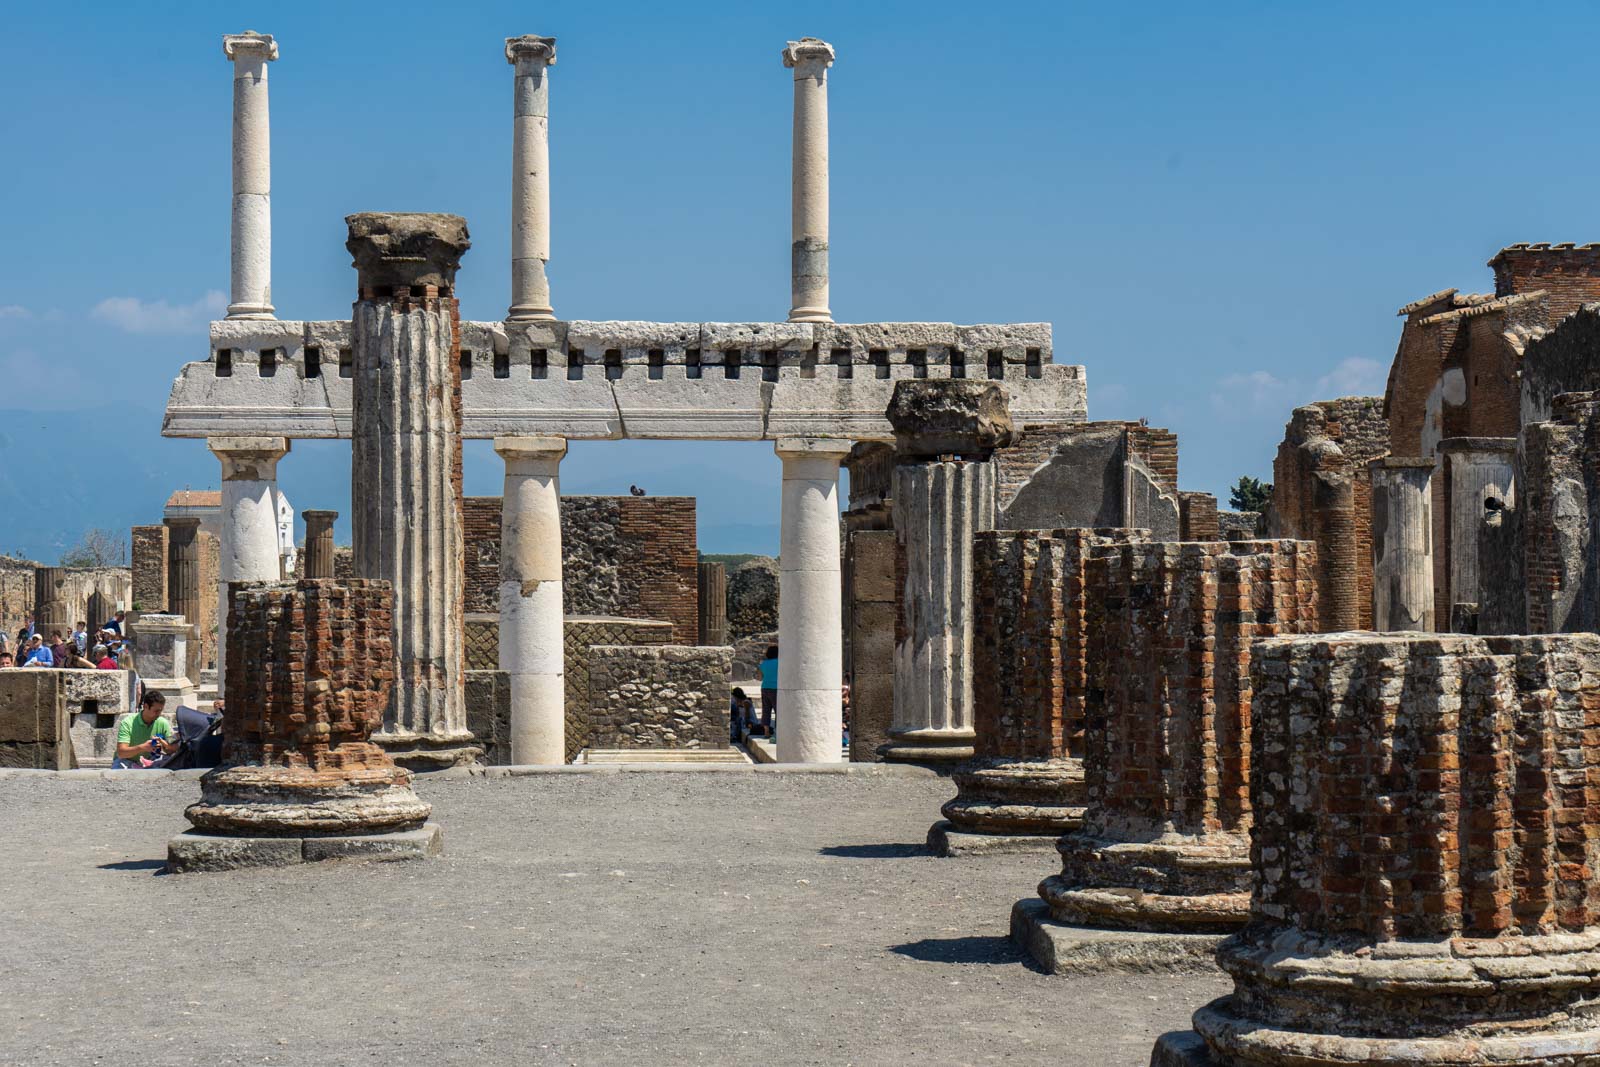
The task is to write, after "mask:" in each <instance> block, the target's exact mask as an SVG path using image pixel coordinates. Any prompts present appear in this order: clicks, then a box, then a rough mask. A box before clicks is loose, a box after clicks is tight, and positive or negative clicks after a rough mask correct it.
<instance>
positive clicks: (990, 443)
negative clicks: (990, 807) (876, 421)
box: [881, 378, 1015, 763]
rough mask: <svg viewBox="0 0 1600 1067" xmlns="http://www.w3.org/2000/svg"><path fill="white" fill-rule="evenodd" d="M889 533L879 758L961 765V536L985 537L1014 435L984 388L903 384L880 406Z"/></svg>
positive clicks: (965, 694)
mask: <svg viewBox="0 0 1600 1067" xmlns="http://www.w3.org/2000/svg"><path fill="white" fill-rule="evenodd" d="M888 418H889V422H890V423H891V424H892V425H893V426H894V430H895V467H894V475H893V478H894V482H893V485H894V488H893V492H892V496H893V499H894V504H893V507H894V532H895V538H896V540H897V541H898V543H899V544H900V545H901V546H902V547H903V558H904V561H905V575H904V580H905V585H904V587H903V589H902V590H901V598H900V620H899V624H898V625H897V626H896V644H895V673H894V723H893V725H892V726H891V727H890V729H889V741H888V743H887V744H885V745H884V747H883V749H882V750H881V751H882V754H883V756H884V758H885V759H890V760H897V761H915V762H935V763H939V762H945V763H953V762H956V761H959V760H963V759H967V758H969V757H971V756H972V753H973V748H972V743H973V725H972V670H973V655H972V609H973V604H974V600H973V584H972V538H973V535H974V534H976V533H979V532H981V531H983V530H990V529H993V528H994V520H995V494H996V487H997V484H998V475H997V472H996V468H995V463H994V459H993V456H994V451H995V449H997V448H1001V447H1003V446H1005V445H1008V444H1010V443H1011V439H1012V437H1013V435H1014V432H1015V431H1014V430H1013V427H1012V423H1011V414H1010V412H1009V411H1008V410H1007V407H1006V395H1005V390H1004V389H1002V388H1001V387H1000V386H998V385H996V384H994V383H993V382H987V381H968V380H962V379H954V378H947V379H921V380H918V379H909V380H905V381H900V382H897V383H895V389H894V393H893V395H892V397H891V399H890V401H889V410H888Z"/></svg>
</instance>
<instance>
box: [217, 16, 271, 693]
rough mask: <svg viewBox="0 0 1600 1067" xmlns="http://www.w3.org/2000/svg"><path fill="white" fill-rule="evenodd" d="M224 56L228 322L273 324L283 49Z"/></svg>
mask: <svg viewBox="0 0 1600 1067" xmlns="http://www.w3.org/2000/svg"><path fill="white" fill-rule="evenodd" d="M222 54H223V55H225V56H227V57H228V58H229V59H230V60H232V61H233V241H232V256H233V269H232V275H233V298H232V299H231V300H230V301H229V302H228V318H230V319H270V318H272V317H273V314H272V311H273V308H272V145H271V141H272V138H271V129H270V123H269V121H268V115H267V64H268V63H270V62H272V61H273V60H274V59H277V58H278V43H277V42H276V41H274V40H273V39H272V35H271V34H267V33H256V32H255V31H254V30H247V31H245V32H244V33H230V34H227V35H226V36H224V37H223V38H222ZM218 642H219V644H220V642H221V637H220V634H219V637H218ZM219 677H220V675H219Z"/></svg>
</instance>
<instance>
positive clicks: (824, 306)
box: [783, 37, 833, 322]
mask: <svg viewBox="0 0 1600 1067" xmlns="http://www.w3.org/2000/svg"><path fill="white" fill-rule="evenodd" d="M783 65H784V66H785V67H790V68H792V69H793V70H794V150H793V157H792V162H791V167H792V171H791V173H792V179H791V181H792V185H793V189H792V195H793V198H794V200H793V244H792V245H791V246H790V253H791V260H790V301H791V306H790V308H789V321H790V322H832V321H833V312H832V311H829V310H828V68H829V67H831V66H833V46H832V45H830V44H829V43H828V42H827V41H819V40H817V39H816V38H815V37H802V38H800V40H798V41H790V42H789V44H788V46H787V47H785V48H784V50H783Z"/></svg>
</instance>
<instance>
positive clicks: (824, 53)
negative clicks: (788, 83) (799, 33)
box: [783, 37, 833, 78]
mask: <svg viewBox="0 0 1600 1067" xmlns="http://www.w3.org/2000/svg"><path fill="white" fill-rule="evenodd" d="M783 65H784V66H786V67H793V68H794V76H795V77H796V78H810V77H815V76H816V75H818V74H820V73H822V72H823V71H825V70H827V69H828V68H829V67H831V66H833V45H831V44H829V43H828V42H827V41H824V40H822V39H821V38H819V37H802V38H800V39H799V40H798V41H790V42H789V43H788V44H787V45H785V46H784V49H783Z"/></svg>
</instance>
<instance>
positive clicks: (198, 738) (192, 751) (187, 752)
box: [150, 707, 222, 771]
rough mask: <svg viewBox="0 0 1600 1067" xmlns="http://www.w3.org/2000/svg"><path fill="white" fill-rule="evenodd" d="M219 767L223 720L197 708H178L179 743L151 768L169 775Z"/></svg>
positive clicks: (219, 716)
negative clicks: (171, 772)
mask: <svg viewBox="0 0 1600 1067" xmlns="http://www.w3.org/2000/svg"><path fill="white" fill-rule="evenodd" d="M221 763H222V716H221V715H207V714H206V713H205V712H203V711H200V710H198V709H196V708H190V707H180V708H178V743H177V745H175V746H174V747H173V748H172V749H171V750H170V751H168V752H167V754H166V755H165V756H163V757H162V758H161V759H160V760H158V761H156V762H155V763H152V764H150V766H151V767H158V768H161V769H164V770H169V771H186V770H197V769H200V768H204V767H216V766H220V765H221Z"/></svg>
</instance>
